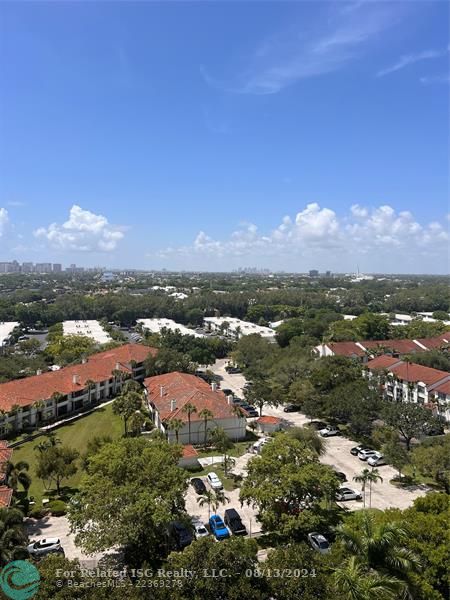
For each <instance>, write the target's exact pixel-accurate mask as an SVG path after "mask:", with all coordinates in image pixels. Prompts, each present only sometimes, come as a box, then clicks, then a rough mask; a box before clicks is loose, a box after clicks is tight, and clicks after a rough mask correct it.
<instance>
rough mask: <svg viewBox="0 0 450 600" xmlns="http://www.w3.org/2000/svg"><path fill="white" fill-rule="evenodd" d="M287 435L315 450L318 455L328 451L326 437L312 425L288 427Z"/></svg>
mask: <svg viewBox="0 0 450 600" xmlns="http://www.w3.org/2000/svg"><path fill="white" fill-rule="evenodd" d="M287 435H288V436H289V437H292V438H294V439H296V440H298V441H299V442H301V443H302V444H304V445H305V446H306V447H307V448H311V449H312V450H314V452H315V453H316V454H317V456H323V455H324V454H325V452H326V449H327V448H326V442H325V439H324V438H323V437H320V435H319V434H318V433H317V431H315V430H314V429H313V428H312V427H291V428H289V429H288V431H287Z"/></svg>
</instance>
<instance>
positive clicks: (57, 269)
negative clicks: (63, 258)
mask: <svg viewBox="0 0 450 600" xmlns="http://www.w3.org/2000/svg"><path fill="white" fill-rule="evenodd" d="M61 271H62V264H61V263H53V273H61Z"/></svg>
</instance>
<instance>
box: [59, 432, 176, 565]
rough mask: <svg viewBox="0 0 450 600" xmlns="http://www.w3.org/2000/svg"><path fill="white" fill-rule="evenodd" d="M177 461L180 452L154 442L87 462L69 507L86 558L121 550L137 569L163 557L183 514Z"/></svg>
mask: <svg viewBox="0 0 450 600" xmlns="http://www.w3.org/2000/svg"><path fill="white" fill-rule="evenodd" d="M180 456H181V448H180V447H179V446H177V445H174V444H168V443H167V442H166V441H164V440H161V439H157V438H154V439H152V440H151V441H147V440H145V439H143V438H142V437H138V438H123V439H120V440H116V441H114V442H112V443H109V444H105V445H103V446H102V447H101V448H100V450H99V452H98V453H97V454H96V455H94V456H92V457H91V458H90V460H89V465H88V468H87V474H86V475H85V476H84V478H83V479H82V481H81V484H80V494H79V496H78V502H74V503H73V504H72V505H71V507H70V512H69V519H70V522H71V527H72V529H73V531H74V532H75V534H76V538H75V541H76V543H77V544H78V545H80V546H81V547H82V548H83V549H84V550H85V551H86V552H103V551H105V550H107V549H108V548H111V547H113V546H120V547H123V548H125V554H126V556H125V558H126V561H127V562H128V563H129V564H132V565H135V566H136V565H141V564H142V563H143V562H144V561H149V562H152V561H154V560H156V559H158V558H159V557H161V555H162V554H163V553H164V549H165V548H166V544H165V539H166V538H165V536H166V531H167V527H168V526H169V524H170V523H171V522H173V521H174V520H177V517H178V518H179V517H180V516H181V515H182V514H183V511H184V492H185V490H186V487H187V481H186V475H185V473H184V471H183V470H182V469H181V468H179V467H178V461H179V458H180ZM124 498H126V502H124ZM111 515H114V519H111Z"/></svg>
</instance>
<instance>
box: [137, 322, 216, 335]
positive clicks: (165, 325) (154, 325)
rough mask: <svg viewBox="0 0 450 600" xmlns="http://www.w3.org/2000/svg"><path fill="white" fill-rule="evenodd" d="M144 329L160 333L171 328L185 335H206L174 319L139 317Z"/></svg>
mask: <svg viewBox="0 0 450 600" xmlns="http://www.w3.org/2000/svg"><path fill="white" fill-rule="evenodd" d="M136 322H137V323H140V324H141V325H142V327H143V328H144V329H147V330H148V331H151V332H152V333H159V332H160V331H161V329H170V331H176V330H177V329H178V331H179V332H180V333H181V334H183V335H193V336H194V337H205V336H204V335H202V334H201V333H197V332H196V331H194V330H193V329H189V327H186V326H185V325H182V324H181V323H176V322H175V321H173V320H172V319H137V320H136Z"/></svg>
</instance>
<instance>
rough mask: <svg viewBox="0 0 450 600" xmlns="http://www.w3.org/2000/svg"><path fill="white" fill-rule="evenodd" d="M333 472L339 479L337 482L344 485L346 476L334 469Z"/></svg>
mask: <svg viewBox="0 0 450 600" xmlns="http://www.w3.org/2000/svg"><path fill="white" fill-rule="evenodd" d="M333 471H334V474H335V475H336V477H337V478H338V479H339V481H342V483H345V482H346V481H347V475H346V474H345V473H343V472H342V471H336V470H335V469H333Z"/></svg>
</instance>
